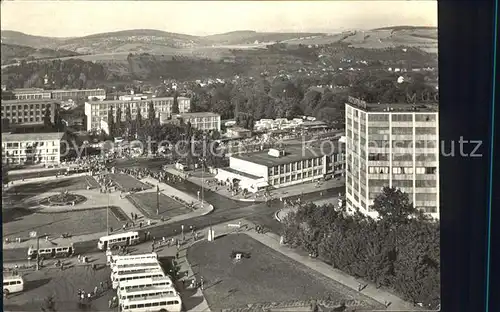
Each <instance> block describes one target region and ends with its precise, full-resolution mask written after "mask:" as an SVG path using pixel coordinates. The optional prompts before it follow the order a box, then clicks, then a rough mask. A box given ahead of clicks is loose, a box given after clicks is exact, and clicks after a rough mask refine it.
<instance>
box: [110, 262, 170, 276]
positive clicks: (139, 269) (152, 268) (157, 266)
mask: <svg viewBox="0 0 500 312" xmlns="http://www.w3.org/2000/svg"><path fill="white" fill-rule="evenodd" d="M154 271H162V272H163V269H162V268H161V265H160V264H159V263H156V264H154V265H148V266H137V267H134V268H122V269H120V270H116V271H113V272H111V280H113V279H114V278H115V277H118V276H123V275H130V274H135V273H142V272H144V273H146V272H154Z"/></svg>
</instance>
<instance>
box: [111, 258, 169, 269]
mask: <svg viewBox="0 0 500 312" xmlns="http://www.w3.org/2000/svg"><path fill="white" fill-rule="evenodd" d="M156 264H159V262H158V260H156V259H146V260H142V261H141V260H121V261H117V262H115V263H113V264H112V266H111V270H112V271H113V272H115V271H119V270H122V269H127V268H137V267H149V266H154V265H156Z"/></svg>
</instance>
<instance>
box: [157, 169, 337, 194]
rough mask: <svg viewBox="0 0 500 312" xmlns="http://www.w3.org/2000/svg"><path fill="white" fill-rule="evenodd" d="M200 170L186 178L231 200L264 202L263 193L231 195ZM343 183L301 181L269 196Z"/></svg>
mask: <svg viewBox="0 0 500 312" xmlns="http://www.w3.org/2000/svg"><path fill="white" fill-rule="evenodd" d="M166 171H167V172H168V173H170V174H172V175H176V176H179V177H182V178H185V177H186V174H187V173H184V172H181V171H179V170H177V169H175V168H172V167H170V166H169V167H168V168H167V169H166ZM200 172H201V171H194V172H191V171H190V172H189V177H188V178H187V180H188V181H189V182H192V183H194V184H196V185H199V186H200V187H201V186H202V185H203V182H202V181H203V180H204V181H205V188H206V189H207V190H210V191H212V192H215V193H217V194H219V195H222V196H224V197H227V198H230V199H233V200H238V201H244V202H265V201H266V197H265V196H264V194H263V193H257V194H249V195H247V196H243V195H242V194H241V193H239V194H237V195H235V196H233V194H232V193H231V191H229V189H228V187H227V186H220V185H216V184H215V182H214V181H215V180H216V179H215V176H214V175H213V174H210V173H205V174H204V177H203V179H202V178H201V173H200ZM344 185H345V179H344V178H341V179H339V180H336V179H330V180H328V181H322V182H320V183H319V184H318V183H317V182H305V183H301V184H298V185H292V186H287V187H282V188H279V189H272V190H270V192H269V193H270V197H271V198H287V197H292V196H297V195H303V194H308V193H314V192H321V191H325V190H329V189H332V188H337V187H342V186H344Z"/></svg>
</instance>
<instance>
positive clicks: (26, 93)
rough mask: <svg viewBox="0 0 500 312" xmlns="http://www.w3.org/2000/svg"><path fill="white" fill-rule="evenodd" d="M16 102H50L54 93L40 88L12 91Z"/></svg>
mask: <svg viewBox="0 0 500 312" xmlns="http://www.w3.org/2000/svg"><path fill="white" fill-rule="evenodd" d="M12 94H13V95H14V99H16V100H50V99H51V98H52V93H51V92H50V91H49V90H44V89H40V88H26V89H14V90H12Z"/></svg>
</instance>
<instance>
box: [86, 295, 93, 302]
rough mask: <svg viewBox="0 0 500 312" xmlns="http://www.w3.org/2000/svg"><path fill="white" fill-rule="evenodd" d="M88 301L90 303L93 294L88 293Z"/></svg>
mask: <svg viewBox="0 0 500 312" xmlns="http://www.w3.org/2000/svg"><path fill="white" fill-rule="evenodd" d="M87 299H88V300H89V301H90V300H91V299H92V294H91V293H88V294H87Z"/></svg>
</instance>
